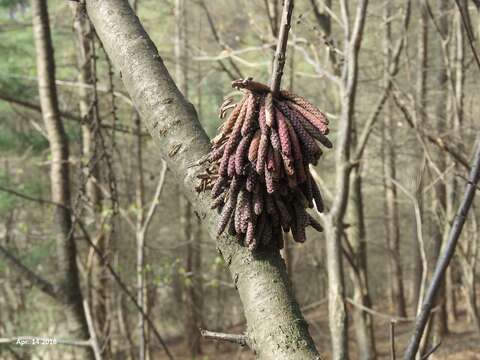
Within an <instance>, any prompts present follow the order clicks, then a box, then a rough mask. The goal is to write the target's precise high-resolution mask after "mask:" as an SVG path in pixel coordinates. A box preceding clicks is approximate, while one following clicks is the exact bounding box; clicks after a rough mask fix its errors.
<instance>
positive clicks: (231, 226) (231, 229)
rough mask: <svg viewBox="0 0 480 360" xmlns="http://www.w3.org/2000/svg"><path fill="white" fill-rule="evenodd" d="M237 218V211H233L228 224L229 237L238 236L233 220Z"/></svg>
mask: <svg viewBox="0 0 480 360" xmlns="http://www.w3.org/2000/svg"><path fill="white" fill-rule="evenodd" d="M234 218H235V210H233V212H232V215H230V219H229V220H230V221H229V222H228V235H231V236H235V235H237V231H236V230H235V221H232V219H234Z"/></svg>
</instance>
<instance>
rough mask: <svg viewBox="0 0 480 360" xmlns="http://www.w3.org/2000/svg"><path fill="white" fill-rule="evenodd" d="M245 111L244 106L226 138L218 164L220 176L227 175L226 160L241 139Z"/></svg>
mask: <svg viewBox="0 0 480 360" xmlns="http://www.w3.org/2000/svg"><path fill="white" fill-rule="evenodd" d="M249 96H250V95H249ZM252 96H253V95H252ZM246 111H247V107H246V106H245V104H244V105H243V106H242V110H241V111H240V114H239V115H238V118H237V121H236V122H235V126H234V127H233V130H232V133H231V134H230V137H229V138H228V141H227V144H226V145H225V151H224V152H223V156H222V161H221V163H220V169H219V172H220V175H222V176H225V175H227V170H228V159H229V157H230V155H231V154H233V153H234V152H235V150H236V146H237V144H238V143H239V141H240V139H241V137H242V134H241V130H242V125H243V121H244V120H245V113H246Z"/></svg>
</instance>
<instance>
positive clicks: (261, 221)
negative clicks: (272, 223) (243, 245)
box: [255, 213, 269, 244]
mask: <svg viewBox="0 0 480 360" xmlns="http://www.w3.org/2000/svg"><path fill="white" fill-rule="evenodd" d="M267 221H269V220H268V217H267V214H266V213H262V215H261V216H260V217H259V218H258V220H257V223H256V229H255V242H256V243H257V244H258V243H260V241H261V240H262V236H263V230H264V229H265V223H266V222H267Z"/></svg>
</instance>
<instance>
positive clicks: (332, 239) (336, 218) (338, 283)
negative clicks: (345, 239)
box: [322, 0, 368, 360]
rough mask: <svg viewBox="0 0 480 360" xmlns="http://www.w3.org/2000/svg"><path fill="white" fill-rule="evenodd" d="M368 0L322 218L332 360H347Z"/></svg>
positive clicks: (349, 48) (357, 28)
mask: <svg viewBox="0 0 480 360" xmlns="http://www.w3.org/2000/svg"><path fill="white" fill-rule="evenodd" d="M367 4H368V1H367V0H359V1H358V2H357V11H356V15H355V20H354V25H353V26H351V25H350V24H346V28H345V39H344V42H345V44H344V55H345V64H344V69H343V72H342V77H341V85H340V99H341V114H340V121H339V125H338V135H337V147H336V151H335V166H336V189H335V197H334V199H333V203H332V207H331V209H330V211H329V212H328V213H327V214H325V215H323V216H322V217H323V222H324V226H325V237H326V252H327V273H328V309H329V327H330V335H331V341H332V359H334V360H343V359H347V358H348V332H347V312H346V307H345V285H344V274H343V264H342V251H341V239H342V234H343V231H344V229H343V220H344V217H345V212H346V208H347V202H348V194H349V191H350V180H349V178H350V170H351V164H350V153H351V150H352V144H351V132H352V127H353V114H354V108H355V97H356V90H357V78H358V56H359V51H360V46H361V40H362V34H363V29H364V24H365V18H366V9H367ZM341 7H342V13H343V14H344V17H345V18H346V19H347V22H348V15H347V14H348V13H349V12H348V9H347V7H348V5H347V3H346V2H345V1H342V2H341Z"/></svg>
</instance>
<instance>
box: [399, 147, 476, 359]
mask: <svg viewBox="0 0 480 360" xmlns="http://www.w3.org/2000/svg"><path fill="white" fill-rule="evenodd" d="M479 178H480V144H478V145H477V150H476V154H475V159H474V162H473V166H472V170H471V172H470V176H469V181H468V183H467V187H466V189H465V193H464V195H463V200H462V202H461V204H460V207H459V208H458V211H457V214H456V216H455V220H454V222H453V224H452V227H451V229H450V234H449V236H448V240H447V243H446V246H445V250H444V252H443V254H442V256H441V257H440V258H439V260H438V263H437V265H436V267H435V271H434V273H433V276H432V281H431V283H430V287H429V288H428V290H427V293H426V295H425V299H424V301H423V305H422V310H421V311H420V314H419V315H418V317H417V321H416V324H415V330H414V333H413V335H412V337H411V339H410V342H409V344H408V347H407V350H406V351H405V355H404V359H405V360H412V359H414V358H415V355H416V354H417V351H418V347H419V344H420V341H421V339H422V336H423V332H424V330H425V325H426V324H427V321H428V319H429V317H430V313H431V310H432V308H433V305H434V301H435V297H436V294H437V291H438V289H439V287H440V285H441V283H442V281H443V278H444V276H445V272H446V271H447V268H448V265H449V264H450V261H451V259H452V258H453V255H454V253H455V248H456V245H457V242H458V239H459V238H460V234H461V233H462V229H463V225H464V224H465V221H466V219H467V215H468V211H469V210H470V207H471V205H472V203H473V199H474V197H475V193H476V186H477V183H478V181H479Z"/></svg>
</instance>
